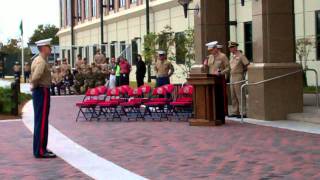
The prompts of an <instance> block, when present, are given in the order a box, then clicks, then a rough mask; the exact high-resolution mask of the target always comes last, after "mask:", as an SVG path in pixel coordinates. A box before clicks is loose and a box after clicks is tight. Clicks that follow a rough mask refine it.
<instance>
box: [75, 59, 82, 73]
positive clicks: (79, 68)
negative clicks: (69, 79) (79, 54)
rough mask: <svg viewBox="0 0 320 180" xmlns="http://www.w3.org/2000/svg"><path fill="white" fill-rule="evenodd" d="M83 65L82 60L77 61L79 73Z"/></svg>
mask: <svg viewBox="0 0 320 180" xmlns="http://www.w3.org/2000/svg"><path fill="white" fill-rule="evenodd" d="M82 64H83V61H82V60H79V59H78V60H77V61H76V70H77V71H80V70H81V65H82Z"/></svg>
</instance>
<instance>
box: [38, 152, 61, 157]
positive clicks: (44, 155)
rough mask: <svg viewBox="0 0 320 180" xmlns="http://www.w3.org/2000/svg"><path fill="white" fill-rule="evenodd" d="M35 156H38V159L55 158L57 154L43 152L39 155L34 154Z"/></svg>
mask: <svg viewBox="0 0 320 180" xmlns="http://www.w3.org/2000/svg"><path fill="white" fill-rule="evenodd" d="M35 157H36V158H39V159H48V158H56V157H57V156H56V155H55V154H53V153H48V152H46V153H44V154H43V155H40V156H35Z"/></svg>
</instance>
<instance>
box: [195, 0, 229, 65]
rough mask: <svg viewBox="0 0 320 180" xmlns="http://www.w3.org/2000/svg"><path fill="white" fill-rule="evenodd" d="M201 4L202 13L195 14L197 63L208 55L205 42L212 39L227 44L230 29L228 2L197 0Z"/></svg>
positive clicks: (196, 2)
mask: <svg viewBox="0 0 320 180" xmlns="http://www.w3.org/2000/svg"><path fill="white" fill-rule="evenodd" d="M194 4H195V5H196V4H198V5H199V6H200V9H201V10H200V13H199V14H198V15H197V14H195V18H194V24H195V54H196V62H197V64H202V61H203V60H204V59H205V57H206V56H207V48H206V47H205V44H206V43H208V42H210V41H219V42H220V43H222V44H227V42H228V39H229V31H228V28H227V24H228V22H229V15H227V14H228V9H229V6H228V2H227V1H222V0H195V2H194Z"/></svg>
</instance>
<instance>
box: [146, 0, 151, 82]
mask: <svg viewBox="0 0 320 180" xmlns="http://www.w3.org/2000/svg"><path fill="white" fill-rule="evenodd" d="M146 32H147V35H148V34H149V33H150V7H149V0H146ZM148 62H149V63H148V82H149V83H150V82H151V65H150V61H148Z"/></svg>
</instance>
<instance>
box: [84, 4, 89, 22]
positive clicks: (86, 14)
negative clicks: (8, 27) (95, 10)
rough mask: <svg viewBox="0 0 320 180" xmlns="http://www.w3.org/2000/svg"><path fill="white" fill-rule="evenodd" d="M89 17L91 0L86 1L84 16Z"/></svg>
mask: <svg viewBox="0 0 320 180" xmlns="http://www.w3.org/2000/svg"><path fill="white" fill-rule="evenodd" d="M88 17H89V0H85V1H84V18H88Z"/></svg>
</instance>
